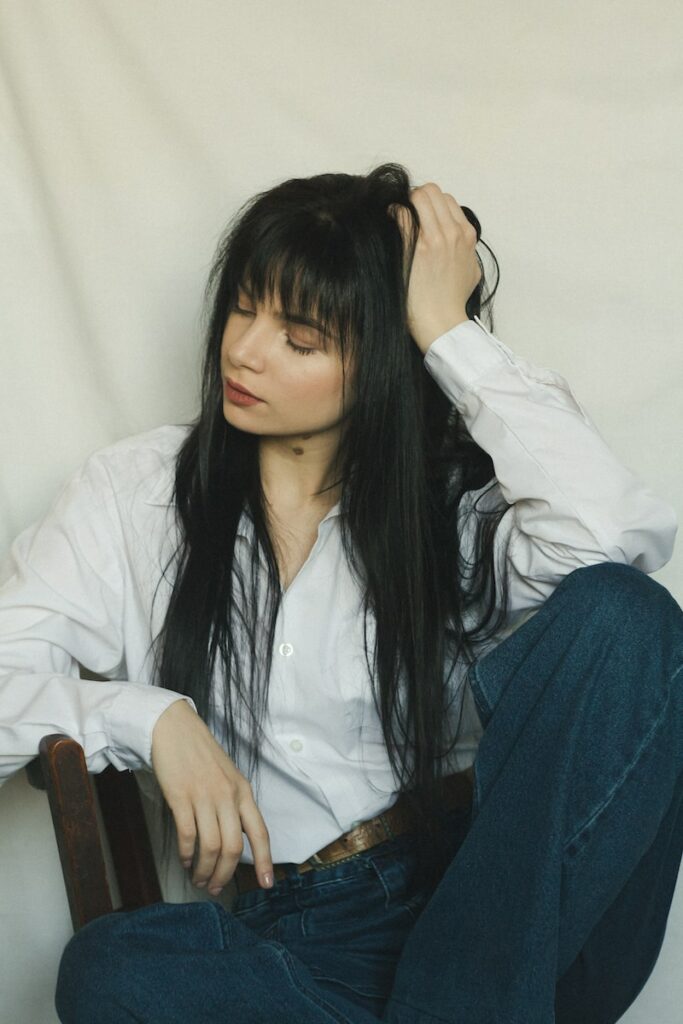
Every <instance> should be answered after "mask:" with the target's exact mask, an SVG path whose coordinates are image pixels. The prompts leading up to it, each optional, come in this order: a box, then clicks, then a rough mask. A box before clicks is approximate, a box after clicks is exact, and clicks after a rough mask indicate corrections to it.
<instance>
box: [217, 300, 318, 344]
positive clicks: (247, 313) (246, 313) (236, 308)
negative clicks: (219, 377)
mask: <svg viewBox="0 0 683 1024" xmlns="http://www.w3.org/2000/svg"><path fill="white" fill-rule="evenodd" d="M233 309H234V311H235V312H236V313H240V314H241V316H254V311H253V310H251V309H243V308H242V307H241V306H233ZM285 341H286V342H287V344H288V345H289V347H290V348H292V349H294V351H295V352H298V353H299V355H302V356H309V355H310V354H311V353H312V352H315V351H316V349H314V348H305V347H304V346H303V345H297V344H295V343H294V342H293V341H292V339H291V337H290V336H289V334H286V333H285Z"/></svg>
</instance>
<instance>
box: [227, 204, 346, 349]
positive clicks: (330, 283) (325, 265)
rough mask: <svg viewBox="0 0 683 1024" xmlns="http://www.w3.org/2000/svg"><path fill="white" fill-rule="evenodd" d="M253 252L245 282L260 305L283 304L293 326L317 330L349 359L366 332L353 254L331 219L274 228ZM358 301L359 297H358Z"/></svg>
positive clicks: (327, 341)
mask: <svg viewBox="0 0 683 1024" xmlns="http://www.w3.org/2000/svg"><path fill="white" fill-rule="evenodd" d="M269 227H270V231H269V233H268V234H267V235H264V236H262V237H261V238H259V239H258V242H257V244H256V245H255V246H253V248H252V249H251V252H250V255H249V258H248V260H247V261H246V263H245V265H244V270H243V273H242V277H241V280H240V282H239V284H240V285H242V286H243V287H244V288H245V289H246V291H247V292H248V294H249V296H250V298H251V299H252V300H254V301H255V302H259V303H261V302H268V303H270V304H273V305H274V306H277V307H278V309H279V310H280V311H281V312H282V315H283V316H285V317H286V318H287V320H289V321H291V322H292V323H302V324H306V325H307V326H310V327H314V328H316V329H317V330H319V331H320V332H321V334H322V340H323V343H324V347H325V348H326V349H329V348H330V347H335V348H336V349H337V350H338V351H339V352H340V354H341V355H342V356H343V355H344V354H345V353H346V352H347V351H353V347H354V339H356V338H358V337H359V336H360V334H361V331H362V326H363V325H362V321H361V317H360V304H359V303H358V301H357V288H356V286H355V284H354V281H353V271H352V269H351V267H352V258H351V254H350V253H348V252H347V251H346V250H347V248H348V247H347V246H346V245H344V239H343V234H344V233H343V232H342V230H341V228H340V227H339V226H338V225H336V224H335V223H333V222H332V223H331V222H330V221H329V220H328V219H325V220H324V221H323V220H318V221H317V222H316V221H315V220H313V221H311V220H310V219H308V218H307V220H306V222H305V223H301V224H292V223H291V222H290V223H288V224H286V225H285V224H282V225H280V224H277V223H275V224H273V223H271V224H270V225H269ZM354 297H355V298H354Z"/></svg>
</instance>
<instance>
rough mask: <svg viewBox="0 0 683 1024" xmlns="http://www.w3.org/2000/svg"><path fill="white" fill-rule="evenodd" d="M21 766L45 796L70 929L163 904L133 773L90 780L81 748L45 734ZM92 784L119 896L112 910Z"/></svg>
mask: <svg viewBox="0 0 683 1024" xmlns="http://www.w3.org/2000/svg"><path fill="white" fill-rule="evenodd" d="M38 750H39V754H38V757H37V758H35V759H34V760H33V761H31V762H30V764H28V765H27V766H26V774H27V776H28V780H29V782H30V783H31V785H32V786H34V787H35V788H36V789H44V790H46V792H47V797H48V802H49V805H50V812H51V814H52V822H53V825H54V830H55V838H56V840H57V848H58V850H59V858H60V861H61V864H62V873H63V875H64V884H65V887H66V895H67V899H68V903H69V909H70V911H71V920H72V922H73V927H74V931H78V929H79V928H82V927H83V925H84V924H87V923H88V921H92V920H93V918H96V917H100V916H101V915H102V914H109V913H112V912H114V911H115V910H135V909H137V908H138V907H144V906H147V905H148V904H150V903H157V902H159V901H160V900H161V899H162V894H161V887H160V885H159V877H158V875H157V870H156V865H155V862H154V854H153V851H152V844H151V841H150V837H149V831H148V829H147V822H146V819H145V814H144V810H143V807H142V800H141V798H140V790H139V788H138V784H137V780H136V778H135V774H134V773H133V772H131V771H123V772H119V771H117V769H116V768H115V767H114V766H113V765H110V766H109V767H108V768H106V769H105V770H104V771H103V772H100V773H99V774H97V775H93V776H91V775H90V774H89V773H88V769H87V766H86V762H85V755H84V753H83V748H82V747H81V745H80V744H79V743H78V742H77V741H76V740H74V739H72V738H71V737H70V736H66V735H63V734H62V733H52V734H50V735H49V736H44V737H43V739H42V740H41V741H40V745H39V748H38ZM92 779H94V780H95V783H94V785H95V786H96V787H97V797H98V800H99V805H100V811H101V815H102V821H103V822H104V827H105V831H106V835H107V840H108V842H109V850H110V853H111V860H112V864H113V868H114V872H115V876H116V882H117V884H118V887H119V893H120V896H121V906H120V907H116V908H115V907H114V906H113V904H112V897H111V891H110V888H109V882H108V879H107V870H106V865H105V857H104V849H103V844H102V836H101V835H100V825H99V821H98V817H97V811H96V807H95V794H94V790H93V783H92Z"/></svg>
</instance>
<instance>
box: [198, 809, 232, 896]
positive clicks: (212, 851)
mask: <svg viewBox="0 0 683 1024" xmlns="http://www.w3.org/2000/svg"><path fill="white" fill-rule="evenodd" d="M195 817H196V819H197V832H198V833H199V856H198V857H197V863H196V865H195V869H194V874H193V876H192V882H193V884H194V885H196V886H198V887H200V888H201V887H202V886H204V885H206V883H207V882H208V880H209V879H210V878H211V876H212V875H213V872H214V868H215V867H216V861H217V860H218V858H219V856H220V854H221V848H222V845H223V841H222V837H221V829H220V826H219V823H218V818H217V817H216V809H215V807H214V805H213V804H210V803H207V804H202V805H201V806H199V807H196V808H195ZM238 857H239V854H238Z"/></svg>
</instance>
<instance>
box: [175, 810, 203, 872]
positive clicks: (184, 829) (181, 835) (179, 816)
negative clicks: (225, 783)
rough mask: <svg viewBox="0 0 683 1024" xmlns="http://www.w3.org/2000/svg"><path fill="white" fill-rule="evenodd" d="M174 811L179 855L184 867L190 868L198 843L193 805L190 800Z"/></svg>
mask: <svg viewBox="0 0 683 1024" xmlns="http://www.w3.org/2000/svg"><path fill="white" fill-rule="evenodd" d="M172 810H173V816H174V818H175V827H176V834H177V838H178V855H179V857H180V861H181V863H182V865H183V867H185V868H189V867H190V865H191V864H192V858H193V857H194V851H195V845H196V842H197V826H196V824H195V820H194V811H193V810H192V804H191V803H190V802H189V800H188V801H187V802H186V803H185V804H183V805H182V806H181V807H173V808H172Z"/></svg>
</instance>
